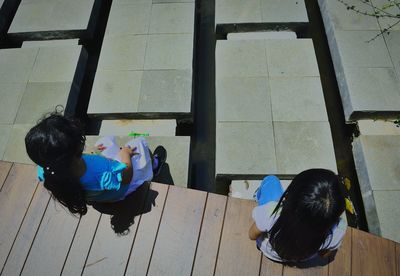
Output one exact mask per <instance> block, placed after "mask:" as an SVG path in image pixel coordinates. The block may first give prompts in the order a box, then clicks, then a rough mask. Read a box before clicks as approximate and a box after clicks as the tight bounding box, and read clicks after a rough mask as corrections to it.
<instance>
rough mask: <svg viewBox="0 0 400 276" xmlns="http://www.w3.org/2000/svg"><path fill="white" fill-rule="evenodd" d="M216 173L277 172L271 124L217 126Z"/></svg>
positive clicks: (228, 123) (218, 124) (229, 123)
mask: <svg viewBox="0 0 400 276" xmlns="http://www.w3.org/2000/svg"><path fill="white" fill-rule="evenodd" d="M216 141H217V142H216V157H215V159H216V160H215V161H216V174H217V175H231V174H242V175H251V174H261V175H263V174H265V173H266V172H270V173H276V171H277V170H276V159H275V149H274V137H273V129H272V123H271V122H246V123H235V122H234V123H231V122H224V123H217V129H216Z"/></svg>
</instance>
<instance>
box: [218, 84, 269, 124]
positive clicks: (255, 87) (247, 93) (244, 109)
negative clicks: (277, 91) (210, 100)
mask: <svg viewBox="0 0 400 276" xmlns="http://www.w3.org/2000/svg"><path fill="white" fill-rule="evenodd" d="M270 93H271V92H270V89H269V84H268V79H267V78H266V77H252V78H250V77H249V78H220V79H217V82H216V96H217V99H216V112H217V120H218V121H242V122H244V121H247V122H257V121H258V122H260V121H261V122H262V121H272V117H271V95H270Z"/></svg>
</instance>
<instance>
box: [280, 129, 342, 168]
mask: <svg viewBox="0 0 400 276" xmlns="http://www.w3.org/2000/svg"><path fill="white" fill-rule="evenodd" d="M274 132H275V147H276V159H277V166H278V173H279V174H298V173H300V172H302V171H304V170H307V169H311V168H325V169H330V170H332V171H334V172H337V167H336V160H335V152H334V149H333V143H332V137H331V131H330V127H329V123H328V122H274Z"/></svg>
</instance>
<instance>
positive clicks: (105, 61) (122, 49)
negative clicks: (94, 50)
mask: <svg viewBox="0 0 400 276" xmlns="http://www.w3.org/2000/svg"><path fill="white" fill-rule="evenodd" d="M146 42H147V35H118V36H110V35H106V36H105V37H104V40H103V46H102V48H101V53H100V59H99V64H98V67H97V68H98V69H101V70H114V71H118V70H143V64H144V55H145V51H146Z"/></svg>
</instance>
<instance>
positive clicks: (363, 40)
mask: <svg viewBox="0 0 400 276" xmlns="http://www.w3.org/2000/svg"><path fill="white" fill-rule="evenodd" d="M376 34H377V33H376V31H336V32H335V37H336V41H337V47H338V48H339V49H338V51H339V54H340V58H341V62H342V63H343V66H344V67H393V64H392V62H391V60H390V56H389V53H388V51H387V48H386V45H385V42H384V40H383V38H382V37H378V38H376V39H375V40H374V41H373V42H367V41H368V40H370V39H372V38H373V37H374V36H375V35H376Z"/></svg>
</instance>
